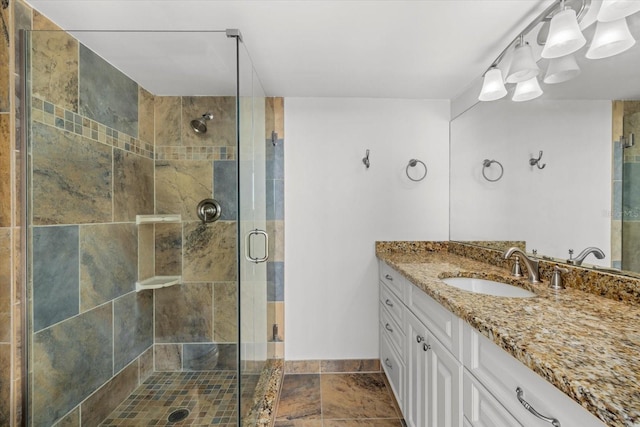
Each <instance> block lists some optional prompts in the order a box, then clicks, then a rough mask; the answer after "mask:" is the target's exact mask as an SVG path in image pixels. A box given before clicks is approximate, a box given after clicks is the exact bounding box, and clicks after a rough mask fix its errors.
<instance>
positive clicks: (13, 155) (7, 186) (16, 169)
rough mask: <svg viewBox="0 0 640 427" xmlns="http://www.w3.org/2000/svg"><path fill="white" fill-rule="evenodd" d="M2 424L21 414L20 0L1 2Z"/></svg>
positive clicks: (25, 20) (25, 16)
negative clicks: (18, 41)
mask: <svg viewBox="0 0 640 427" xmlns="http://www.w3.org/2000/svg"><path fill="white" fill-rule="evenodd" d="M0 20H1V23H0V25H4V28H6V32H4V31H3V32H2V33H0V425H3V426H6V425H9V426H17V425H20V421H21V418H22V414H21V399H22V395H21V384H22V378H21V362H20V355H21V348H22V347H21V346H22V343H21V340H20V333H21V327H22V325H21V313H22V307H23V305H24V303H23V301H22V300H21V297H20V294H21V288H22V275H21V268H22V265H21V256H20V255H21V246H20V245H21V237H20V236H21V233H22V225H23V224H22V222H21V221H22V216H21V208H22V206H21V200H20V184H21V183H20V179H19V178H20V164H21V161H22V154H23V153H22V152H21V151H20V146H19V144H16V143H15V141H19V140H20V138H19V136H20V130H21V123H20V122H19V121H18V118H19V114H20V99H21V97H22V93H21V91H20V90H19V89H20V77H19V75H18V68H17V66H16V64H18V63H19V61H20V60H21V58H22V56H21V55H20V54H19V49H18V43H17V40H18V38H17V35H18V31H19V30H20V29H30V28H31V9H30V8H29V7H28V6H27V5H26V4H25V3H23V2H22V1H20V0H15V1H10V2H9V4H8V6H7V7H4V5H3V6H0Z"/></svg>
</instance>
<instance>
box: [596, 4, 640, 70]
mask: <svg viewBox="0 0 640 427" xmlns="http://www.w3.org/2000/svg"><path fill="white" fill-rule="evenodd" d="M637 2H638V3H640V0H638V1H637ZM634 44H636V40H635V39H634V38H633V36H632V35H631V32H630V31H629V26H628V25H627V19H626V18H620V19H618V20H616V21H606V22H602V21H598V23H597V24H596V33H595V34H594V36H593V41H592V42H591V46H590V47H589V50H588V51H587V55H586V56H587V58H589V59H602V58H608V57H610V56H613V55H617V54H619V53H622V52H624V51H625V50H627V49H630V48H631V47H632V46H633V45H634Z"/></svg>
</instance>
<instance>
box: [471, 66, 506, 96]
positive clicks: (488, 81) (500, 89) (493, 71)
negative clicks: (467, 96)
mask: <svg viewBox="0 0 640 427" xmlns="http://www.w3.org/2000/svg"><path fill="white" fill-rule="evenodd" d="M506 94H507V88H505V87H504V81H503V80H502V71H500V69H499V68H498V67H496V66H495V65H494V66H492V67H491V68H489V71H487V72H486V73H485V74H484V80H483V83H482V90H481V91H480V96H478V99H479V100H480V101H496V100H498V99H500V98H504V96H505V95H506Z"/></svg>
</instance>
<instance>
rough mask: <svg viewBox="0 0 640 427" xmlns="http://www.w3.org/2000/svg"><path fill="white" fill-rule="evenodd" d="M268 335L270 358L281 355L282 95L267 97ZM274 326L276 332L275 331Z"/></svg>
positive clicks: (282, 274)
mask: <svg viewBox="0 0 640 427" xmlns="http://www.w3.org/2000/svg"><path fill="white" fill-rule="evenodd" d="M265 125H266V126H265V129H266V135H265V136H266V139H265V144H266V147H265V148H266V150H265V153H266V162H267V164H266V175H265V178H266V193H267V194H266V196H267V232H268V233H269V237H270V240H269V245H270V247H269V254H270V257H269V261H267V304H268V307H267V337H268V344H267V349H268V356H269V358H279V359H282V358H284V98H267V99H266V108H265ZM274 325H276V328H274ZM276 329H277V331H276Z"/></svg>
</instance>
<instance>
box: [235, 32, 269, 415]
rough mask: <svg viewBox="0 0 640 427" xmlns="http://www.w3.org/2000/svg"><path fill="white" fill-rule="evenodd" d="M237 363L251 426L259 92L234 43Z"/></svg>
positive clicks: (259, 282) (260, 176)
mask: <svg viewBox="0 0 640 427" xmlns="http://www.w3.org/2000/svg"><path fill="white" fill-rule="evenodd" d="M238 74H239V77H238V117H239V121H238V135H239V138H238V139H239V156H238V157H239V167H240V169H239V171H240V173H239V180H240V185H239V195H238V198H239V201H240V212H239V236H238V239H239V240H238V241H239V243H240V254H239V256H240V257H239V274H240V289H239V306H240V311H239V313H240V316H239V324H240V328H239V338H238V341H239V352H238V354H239V359H238V363H239V367H240V377H239V381H240V393H239V398H240V413H241V418H242V420H241V425H246V426H251V425H255V422H256V418H257V416H258V412H257V410H258V406H259V403H260V401H261V399H260V397H261V396H260V395H261V393H262V391H261V390H259V389H257V385H258V381H259V380H260V374H261V373H262V372H263V369H264V367H265V363H266V360H267V268H266V266H267V264H266V260H267V259H268V256H269V254H268V243H269V241H268V236H267V233H266V191H265V145H264V134H265V95H264V90H263V89H262V86H261V85H260V81H259V80H258V77H257V75H256V73H255V70H254V69H253V65H252V63H251V59H250V57H249V54H248V52H247V51H246V49H245V46H244V45H243V44H242V43H239V46H238Z"/></svg>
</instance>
